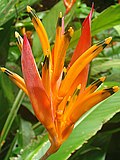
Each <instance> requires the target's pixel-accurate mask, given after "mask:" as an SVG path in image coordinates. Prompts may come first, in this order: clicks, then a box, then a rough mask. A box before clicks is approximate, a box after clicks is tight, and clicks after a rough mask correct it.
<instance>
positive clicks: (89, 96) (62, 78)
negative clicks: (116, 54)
mask: <svg viewBox="0 0 120 160" xmlns="http://www.w3.org/2000/svg"><path fill="white" fill-rule="evenodd" d="M27 11H28V12H29V14H30V17H31V19H32V22H33V25H34V27H35V29H36V31H37V33H38V36H39V39H40V42H41V44H42V48H43V53H44V62H43V65H42V76H40V74H39V72H38V69H37V65H36V63H35V60H34V57H33V54H32V50H31V47H30V44H29V41H28V39H27V36H26V35H24V38H23V39H22V37H21V36H20V35H19V34H18V33H17V32H16V33H15V36H16V38H17V41H18V46H19V49H20V51H21V53H22V55H21V63H22V72H23V77H24V78H21V77H20V76H18V75H16V74H15V73H13V72H11V71H9V70H7V69H6V68H1V71H2V72H5V73H6V74H7V75H8V76H9V78H10V79H11V80H12V81H13V82H14V83H15V84H16V85H17V86H18V87H20V88H21V89H22V90H23V91H24V92H25V93H26V94H27V95H28V96H29V98H30V101H31V104H32V107H33V110H34V112H35V115H36V117H37V118H38V120H39V121H40V122H41V123H42V124H43V125H44V126H45V128H46V129H47V131H48V134H49V140H50V142H51V146H50V148H49V149H48V151H47V152H46V154H45V155H44V156H43V157H42V159H43V160H44V159H46V158H47V157H48V156H50V155H51V154H53V153H54V152H56V151H57V150H58V149H59V147H60V146H61V145H62V143H63V142H64V141H65V140H66V139H67V138H68V136H69V135H70V133H71V132H72V130H73V128H74V124H75V122H76V121H77V120H78V119H79V118H80V117H81V116H82V115H83V114H84V113H85V112H87V111H88V110H89V109H90V108H91V107H93V106H94V105H96V104H97V103H99V102H101V101H102V100H104V99H106V98H107V97H109V96H110V95H112V94H113V93H115V92H117V91H118V87H117V86H115V87H112V88H109V89H103V90H101V91H96V89H97V88H98V87H99V86H100V85H101V83H103V82H104V80H105V77H101V78H100V79H98V80H97V81H96V82H94V83H93V84H91V85H90V86H89V87H87V88H86V82H87V76H88V69H89V67H88V65H89V63H90V62H91V61H92V59H93V58H95V57H96V56H97V55H98V54H99V53H100V52H101V51H102V50H103V49H104V48H105V47H106V46H107V45H108V44H109V43H110V41H111V39H112V38H111V37H109V38H106V39H105V40H104V41H102V42H100V43H98V44H95V45H93V46H92V47H90V45H91V35H90V23H91V17H92V11H93V8H92V10H91V12H90V14H89V15H88V17H87V18H86V19H85V21H84V23H83V27H82V31H81V38H80V40H79V42H78V45H77V47H76V49H75V51H74V53H73V56H72V59H71V61H70V63H69V65H68V67H67V68H65V67H64V61H65V55H66V51H67V48H68V46H69V43H70V39H71V38H72V35H73V33H74V31H73V29H72V27H70V28H69V29H68V31H66V32H65V33H63V24H62V14H61V13H60V16H59V18H58V23H57V29H56V39H55V45H54V47H53V50H52V51H51V50H50V44H49V41H48V37H47V34H46V31H45V29H44V27H43V24H42V23H41V21H40V19H39V18H38V17H37V15H36V14H35V12H34V11H33V9H32V8H31V7H29V6H27ZM95 91H96V92H95ZM88 102H89V103H88Z"/></svg>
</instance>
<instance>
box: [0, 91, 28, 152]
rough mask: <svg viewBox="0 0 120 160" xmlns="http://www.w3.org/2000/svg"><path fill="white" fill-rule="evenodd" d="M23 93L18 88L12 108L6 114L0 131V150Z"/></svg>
mask: <svg viewBox="0 0 120 160" xmlns="http://www.w3.org/2000/svg"><path fill="white" fill-rule="evenodd" d="M24 95H25V94H24V92H23V91H22V90H20V91H19V93H18V95H17V97H16V99H15V101H14V103H13V105H12V108H11V111H10V113H9V115H8V118H7V120H6V123H5V125H4V127H3V129H2V133H1V137H0V150H1V148H2V146H3V144H4V142H5V139H6V137H7V135H8V132H9V130H10V128H11V125H12V123H13V121H14V119H15V117H16V115H17V112H18V109H19V107H20V104H21V103H22V100H23V98H24Z"/></svg>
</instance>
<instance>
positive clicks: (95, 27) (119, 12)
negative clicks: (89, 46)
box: [92, 4, 120, 35]
mask: <svg viewBox="0 0 120 160" xmlns="http://www.w3.org/2000/svg"><path fill="white" fill-rule="evenodd" d="M118 24H120V4H117V5H113V6H110V7H109V8H107V9H106V10H104V11H103V12H102V13H101V14H99V15H98V17H96V18H95V19H94V20H93V21H92V35H95V34H97V33H99V32H101V31H103V30H105V29H109V28H112V27H113V26H115V25H118Z"/></svg>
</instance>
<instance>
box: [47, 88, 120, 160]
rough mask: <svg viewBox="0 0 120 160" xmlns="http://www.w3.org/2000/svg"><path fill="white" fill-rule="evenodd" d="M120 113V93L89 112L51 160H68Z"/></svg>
mask: <svg viewBox="0 0 120 160" xmlns="http://www.w3.org/2000/svg"><path fill="white" fill-rule="evenodd" d="M119 111H120V91H119V92H117V93H116V94H115V95H113V96H112V97H110V98H108V99H106V100H105V101H103V102H102V103H100V104H98V105H96V106H95V107H94V108H92V109H91V110H90V111H88V112H87V113H86V114H85V115H83V117H82V118H80V120H79V121H78V123H77V124H76V127H75V129H74V131H73V132H72V134H71V135H70V137H69V138H68V140H67V141H66V142H65V143H64V144H63V146H61V148H60V149H59V150H58V152H57V153H55V154H54V155H52V156H51V157H50V158H48V159H49V160H53V159H57V157H59V160H63V159H67V158H68V157H70V156H71V153H73V152H74V151H75V150H76V149H78V148H80V147H82V145H83V144H84V143H86V142H87V140H88V139H90V138H91V137H92V136H93V135H95V134H96V133H97V131H98V130H100V129H101V127H102V126H103V124H104V123H106V122H107V121H108V120H109V119H110V118H112V117H113V116H114V115H115V114H116V113H117V112H119Z"/></svg>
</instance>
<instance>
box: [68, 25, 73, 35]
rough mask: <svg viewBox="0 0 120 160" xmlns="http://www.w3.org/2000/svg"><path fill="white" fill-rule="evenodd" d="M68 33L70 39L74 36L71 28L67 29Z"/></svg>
mask: <svg viewBox="0 0 120 160" xmlns="http://www.w3.org/2000/svg"><path fill="white" fill-rule="evenodd" d="M68 32H69V34H70V37H72V36H73V34H74V29H73V28H72V27H70V28H69V29H68Z"/></svg>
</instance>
